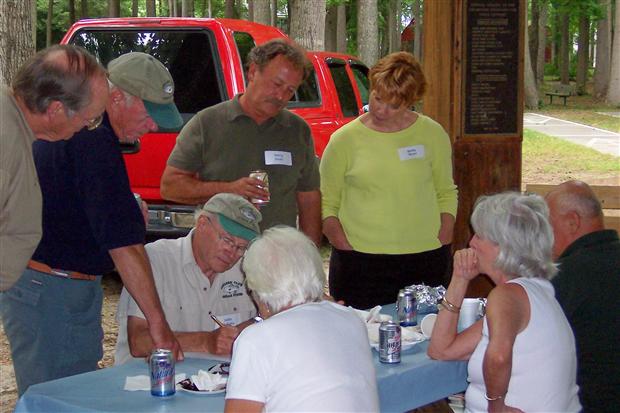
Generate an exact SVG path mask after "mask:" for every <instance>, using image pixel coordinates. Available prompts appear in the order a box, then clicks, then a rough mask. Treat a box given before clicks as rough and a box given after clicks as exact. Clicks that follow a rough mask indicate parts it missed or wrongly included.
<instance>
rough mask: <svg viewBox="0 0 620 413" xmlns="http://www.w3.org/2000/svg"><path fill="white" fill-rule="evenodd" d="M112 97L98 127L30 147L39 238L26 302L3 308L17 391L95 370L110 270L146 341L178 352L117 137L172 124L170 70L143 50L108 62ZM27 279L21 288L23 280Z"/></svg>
mask: <svg viewBox="0 0 620 413" xmlns="http://www.w3.org/2000/svg"><path fill="white" fill-rule="evenodd" d="M108 73H109V80H110V85H109V89H110V95H109V99H108V102H107V104H106V111H105V113H104V115H103V119H102V121H101V124H100V126H99V127H97V128H93V129H92V130H86V129H83V130H82V131H80V132H78V133H77V134H76V135H75V136H74V137H73V139H71V140H69V141H62V142H56V143H50V142H42V141H41V142H36V143H35V144H34V145H33V155H34V160H35V166H36V168H37V173H38V175H39V180H40V184H41V192H42V194H43V199H44V202H43V236H42V239H41V242H40V244H39V246H38V248H37V249H36V251H35V253H34V255H33V256H32V259H31V261H30V262H29V263H28V268H27V269H26V270H25V271H24V274H23V276H22V278H23V280H24V281H23V283H22V285H23V286H26V287H27V288H28V289H30V290H32V291H29V292H27V295H24V297H38V298H37V299H34V298H33V299H32V302H30V303H25V302H24V299H23V298H21V299H19V298H16V299H14V300H10V301H8V300H6V301H5V302H3V305H4V306H8V307H5V308H3V318H4V317H7V314H8V317H9V319H8V320H3V321H4V323H5V325H9V326H11V328H9V329H7V335H9V338H10V340H11V345H12V348H13V357H14V365H15V376H16V380H17V385H18V391H19V393H20V394H22V393H23V392H24V391H25V390H26V388H27V387H28V386H30V385H32V384H35V383H39V382H42V381H48V380H52V379H56V378H60V377H65V376H69V375H73V374H78V373H83V372H85V371H91V370H95V369H96V368H97V363H98V361H99V360H100V359H101V357H102V356H103V350H102V339H103V330H102V328H101V307H102V299H103V292H102V289H101V276H102V275H104V274H106V273H108V272H110V271H112V270H113V269H114V268H116V270H117V271H118V273H119V274H120V276H121V278H122V280H123V283H124V285H125V287H126V288H127V290H128V291H129V292H130V293H131V294H132V295H133V297H134V298H135V299H136V301H137V302H138V305H139V306H140V308H141V310H142V311H143V313H144V314H145V315H146V319H147V320H148V326H149V327H148V333H149V334H150V336H151V339H152V342H153V345H154V346H156V347H159V348H168V349H171V350H172V351H173V352H174V353H175V355H176V356H177V357H178V358H182V357H183V354H182V351H181V350H180V346H179V343H178V341H177V340H176V338H175V336H174V334H173V332H172V330H171V329H170V327H169V325H168V323H167V321H166V318H165V316H164V312H163V310H162V306H161V304H160V301H159V298H158V296H157V291H156V289H155V285H154V281H153V275H152V270H151V266H150V264H149V260H148V257H147V255H146V251H145V250H144V245H143V242H144V238H145V233H146V228H145V223H144V218H143V215H142V212H141V209H140V207H139V206H138V204H137V202H136V200H135V198H134V195H133V193H132V192H131V189H130V186H129V180H128V177H127V171H126V169H125V164H124V162H123V158H122V155H121V150H120V145H119V141H121V142H135V141H136V140H137V139H138V138H140V136H141V135H143V134H144V133H146V132H149V131H156V130H157V129H158V128H160V127H162V128H175V127H176V128H178V127H180V126H181V123H182V121H181V117H180V114H179V112H178V110H177V109H176V107H175V105H174V101H173V94H174V84H173V81H172V77H171V76H170V74H169V73H168V70H167V69H166V68H165V67H164V66H163V65H162V64H161V63H160V62H159V61H157V60H156V59H154V58H153V57H151V56H149V55H147V54H144V53H129V54H126V55H123V56H121V57H119V58H117V59H115V60H113V61H111V62H110V64H109V65H108ZM24 283H25V284H24Z"/></svg>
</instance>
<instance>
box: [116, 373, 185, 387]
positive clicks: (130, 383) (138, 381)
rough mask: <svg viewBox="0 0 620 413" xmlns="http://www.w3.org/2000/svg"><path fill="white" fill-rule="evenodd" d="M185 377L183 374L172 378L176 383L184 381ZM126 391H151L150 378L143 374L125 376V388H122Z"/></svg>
mask: <svg viewBox="0 0 620 413" xmlns="http://www.w3.org/2000/svg"><path fill="white" fill-rule="evenodd" d="M186 377H187V376H186V375H185V373H179V374H176V375H175V376H174V382H175V383H178V382H180V381H181V380H185V378H186ZM123 389H124V390H127V391H136V390H151V377H150V376H147V375H145V374H141V375H139V376H127V377H126V378H125V387H124V388H123Z"/></svg>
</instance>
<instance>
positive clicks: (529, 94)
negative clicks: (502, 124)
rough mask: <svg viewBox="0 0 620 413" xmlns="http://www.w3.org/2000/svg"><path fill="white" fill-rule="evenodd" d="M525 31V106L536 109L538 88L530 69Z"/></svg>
mask: <svg viewBox="0 0 620 413" xmlns="http://www.w3.org/2000/svg"><path fill="white" fill-rule="evenodd" d="M524 32H525V43H524V44H525V47H524V55H525V59H524V66H525V67H524V70H525V73H524V76H523V83H524V88H525V107H526V108H528V109H538V90H537V89H536V77H534V70H533V69H532V62H531V61H530V48H529V47H528V44H529V43H528V42H529V39H528V37H529V35H528V30H524Z"/></svg>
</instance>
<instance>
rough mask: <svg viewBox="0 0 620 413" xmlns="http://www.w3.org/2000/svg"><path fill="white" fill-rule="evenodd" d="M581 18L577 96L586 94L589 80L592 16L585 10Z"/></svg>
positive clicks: (578, 45)
mask: <svg viewBox="0 0 620 413" xmlns="http://www.w3.org/2000/svg"><path fill="white" fill-rule="evenodd" d="M581 12H582V13H583V14H582V15H581V16H579V38H578V39H577V79H576V83H577V94H578V95H584V94H585V93H586V81H587V80H588V55H589V53H590V16H589V15H588V14H586V11H585V10H582V11H581Z"/></svg>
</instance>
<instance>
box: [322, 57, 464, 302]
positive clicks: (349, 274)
mask: <svg viewBox="0 0 620 413" xmlns="http://www.w3.org/2000/svg"><path fill="white" fill-rule="evenodd" d="M369 77H370V91H371V93H370V102H369V103H370V111H369V112H368V113H366V114H364V115H363V116H360V117H359V118H358V119H356V120H354V121H353V122H350V123H349V124H347V125H345V126H344V127H342V128H340V129H339V130H338V131H336V132H335V133H334V134H333V135H332V137H331V140H330V142H329V144H328V145H327V148H326V149H325V152H324V154H323V158H322V160H321V166H320V171H321V193H322V214H323V232H324V234H325V236H326V237H327V238H328V239H329V241H330V243H331V244H332V246H333V251H332V256H331V260H330V269H329V286H330V293H331V294H332V295H333V296H334V298H336V299H338V300H344V301H345V302H346V304H348V305H352V306H354V307H357V308H370V307H373V306H374V305H377V304H385V303H388V302H393V301H394V300H395V299H396V295H397V293H398V290H399V289H400V288H402V287H404V286H405V285H410V284H414V283H416V284H417V283H422V282H423V283H425V284H427V285H432V286H436V285H439V284H442V283H444V282H445V281H446V280H445V278H444V277H445V275H446V273H447V269H448V263H449V262H450V246H449V244H450V243H451V242H452V231H453V228H454V217H455V216H456V208H457V189H456V186H455V184H454V180H453V178H452V147H451V144H450V139H449V137H448V135H447V134H446V132H445V131H444V130H443V128H442V127H441V126H440V125H439V124H438V123H436V122H435V121H433V120H432V119H430V118H429V117H426V116H424V115H422V114H419V113H417V112H415V111H413V110H411V109H410V108H411V107H412V106H413V105H414V104H415V103H416V102H418V101H419V100H420V99H421V98H422V96H423V95H424V92H425V90H426V80H425V78H424V74H423V73H422V69H421V67H420V64H419V63H418V62H417V61H416V60H415V58H414V57H413V56H412V55H411V54H409V53H406V52H399V53H393V54H391V55H388V56H386V57H384V58H383V59H381V60H379V62H377V64H376V65H375V66H374V67H373V68H372V69H371V70H370V75H369Z"/></svg>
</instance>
